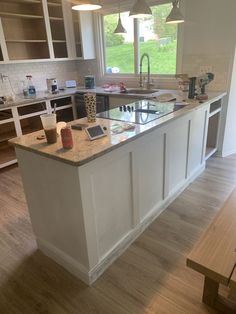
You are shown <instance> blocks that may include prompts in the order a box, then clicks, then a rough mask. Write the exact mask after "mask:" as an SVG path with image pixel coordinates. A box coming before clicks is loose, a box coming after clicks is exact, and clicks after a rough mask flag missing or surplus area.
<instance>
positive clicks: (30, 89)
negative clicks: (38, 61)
mask: <svg viewBox="0 0 236 314" xmlns="http://www.w3.org/2000/svg"><path fill="white" fill-rule="evenodd" d="M26 78H27V82H28V92H29V96H34V95H35V94H36V89H35V86H34V84H33V80H32V75H26Z"/></svg>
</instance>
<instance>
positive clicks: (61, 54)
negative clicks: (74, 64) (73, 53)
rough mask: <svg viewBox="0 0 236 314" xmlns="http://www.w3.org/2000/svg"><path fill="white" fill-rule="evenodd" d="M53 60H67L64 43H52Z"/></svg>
mask: <svg viewBox="0 0 236 314" xmlns="http://www.w3.org/2000/svg"><path fill="white" fill-rule="evenodd" d="M53 48H54V55H55V58H67V57H68V54H67V46H66V42H53Z"/></svg>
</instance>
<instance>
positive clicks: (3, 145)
mask: <svg viewBox="0 0 236 314" xmlns="http://www.w3.org/2000/svg"><path fill="white" fill-rule="evenodd" d="M16 135H17V131H16V125H15V121H14V117H13V112H12V109H9V108H8V109H2V110H0V168H3V167H5V166H9V165H11V164H13V163H16V156H15V151H14V148H13V146H10V145H9V143H8V140H9V139H11V138H14V137H16Z"/></svg>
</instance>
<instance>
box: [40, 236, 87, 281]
mask: <svg viewBox="0 0 236 314" xmlns="http://www.w3.org/2000/svg"><path fill="white" fill-rule="evenodd" d="M36 241H37V244H38V248H39V249H40V251H42V252H43V253H44V254H45V255H47V256H48V257H50V258H51V259H53V260H54V261H55V262H57V263H58V264H59V265H61V266H62V267H64V268H65V269H66V270H68V271H69V272H70V273H71V274H73V275H74V276H76V277H77V278H79V279H81V280H82V281H83V282H84V283H86V284H87V285H90V284H91V282H90V278H89V271H88V269H86V268H85V267H84V266H83V265H81V264H80V263H79V262H78V261H76V260H75V259H74V258H72V257H71V256H69V255H67V254H66V253H65V252H63V251H61V250H60V249H58V248H57V247H55V246H54V245H52V244H50V243H49V242H47V241H45V240H42V239H39V238H37V239H36Z"/></svg>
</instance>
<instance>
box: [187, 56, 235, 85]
mask: <svg viewBox="0 0 236 314" xmlns="http://www.w3.org/2000/svg"><path fill="white" fill-rule="evenodd" d="M231 62H232V60H231V55H226V54H215V55H212V54H211V55H206V54H204V55H199V54H196V55H184V58H183V69H182V72H183V73H187V74H188V75H189V76H190V77H191V76H199V75H200V67H202V66H212V72H213V73H214V74H215V77H214V80H213V81H212V82H211V83H210V84H209V85H208V86H207V89H209V90H212V91H222V90H227V88H228V84H229V82H228V80H229V73H230V66H231Z"/></svg>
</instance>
